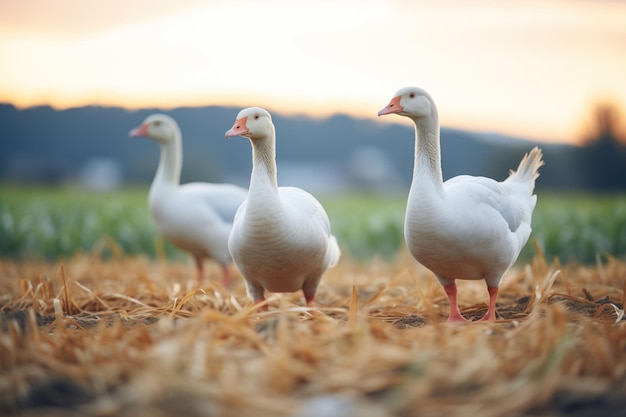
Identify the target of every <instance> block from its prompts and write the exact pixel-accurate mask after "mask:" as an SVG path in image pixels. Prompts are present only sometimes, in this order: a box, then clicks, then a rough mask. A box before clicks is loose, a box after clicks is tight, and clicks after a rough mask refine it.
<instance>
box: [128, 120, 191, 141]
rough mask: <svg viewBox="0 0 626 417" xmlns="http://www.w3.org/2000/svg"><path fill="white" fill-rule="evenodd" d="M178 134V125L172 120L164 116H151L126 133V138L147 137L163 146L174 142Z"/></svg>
mask: <svg viewBox="0 0 626 417" xmlns="http://www.w3.org/2000/svg"><path fill="white" fill-rule="evenodd" d="M179 132H180V130H179V128H178V124H177V123H176V121H175V120H174V119H172V118H171V117H169V116H167V115H165V114H153V115H150V116H148V117H147V118H146V119H145V120H144V121H143V123H141V124H140V125H139V126H137V127H136V128H134V129H132V130H131V131H130V132H128V136H130V137H147V138H150V139H153V140H155V141H157V142H159V143H163V144H165V143H169V142H172V141H174V140H175V138H176V136H177V135H179V134H180V133H179Z"/></svg>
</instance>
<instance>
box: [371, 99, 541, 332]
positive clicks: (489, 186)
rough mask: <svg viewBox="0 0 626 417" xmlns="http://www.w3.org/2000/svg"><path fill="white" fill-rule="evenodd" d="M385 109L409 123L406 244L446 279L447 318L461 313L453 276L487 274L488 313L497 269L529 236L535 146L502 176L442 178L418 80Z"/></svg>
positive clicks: (537, 161) (434, 124)
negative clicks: (411, 156)
mask: <svg viewBox="0 0 626 417" xmlns="http://www.w3.org/2000/svg"><path fill="white" fill-rule="evenodd" d="M391 113H396V114H399V115H402V116H406V117H408V118H410V119H411V120H413V122H414V124H415V136H416V138H415V167H414V171H413V181H412V184H411V190H410V192H409V198H408V203H407V208H406V218H405V223H404V236H405V240H406V244H407V246H408V248H409V251H410V252H411V254H412V255H413V256H414V257H415V259H417V261H418V262H420V263H421V264H422V265H424V266H425V267H427V268H428V269H430V270H431V271H433V272H434V274H435V276H436V277H437V279H438V280H439V282H440V283H441V285H442V286H443V287H444V289H445V292H446V294H447V296H448V299H449V301H450V315H449V317H448V321H449V322H462V321H467V320H466V319H465V318H464V317H463V316H462V315H461V313H460V312H459V307H458V304H457V289H456V284H455V280H456V279H471V280H480V279H484V280H485V281H486V283H487V289H488V291H489V309H488V310H487V314H486V315H485V316H484V317H483V319H482V320H494V319H495V308H496V297H497V295H498V286H499V285H500V281H501V279H502V276H503V275H504V274H505V272H506V271H507V270H508V269H509V268H510V267H511V265H512V264H513V263H514V262H515V260H516V259H517V257H518V255H519V253H520V251H521V250H522V248H523V247H524V245H525V244H526V241H527V240H528V237H529V236H530V232H531V227H530V223H531V216H532V212H533V209H534V208H535V203H536V202H537V196H536V195H533V190H534V187H535V179H536V178H537V177H538V176H539V173H538V172H537V170H538V169H539V167H541V166H542V165H543V161H542V153H541V150H540V149H539V148H536V147H535V148H534V149H532V150H531V151H530V153H528V154H526V155H525V156H524V158H523V159H522V161H521V162H520V164H519V167H518V168H517V171H515V172H513V171H511V173H510V175H509V177H508V178H507V179H506V180H505V181H503V182H497V181H495V180H492V179H490V178H485V177H472V176H468V175H461V176H458V177H455V178H451V179H449V180H448V181H446V182H445V183H444V182H443V181H442V175H441V156H440V144H439V118H438V115H437V108H436V107H435V103H434V101H433V100H432V98H431V97H430V96H429V95H428V93H427V92H426V91H424V90H422V89H420V88H416V87H407V88H403V89H401V90H399V91H398V92H397V93H396V94H395V96H394V98H393V99H392V100H391V102H390V103H389V104H388V105H387V107H385V108H383V109H382V110H381V111H379V112H378V115H379V116H382V115H385V114H391Z"/></svg>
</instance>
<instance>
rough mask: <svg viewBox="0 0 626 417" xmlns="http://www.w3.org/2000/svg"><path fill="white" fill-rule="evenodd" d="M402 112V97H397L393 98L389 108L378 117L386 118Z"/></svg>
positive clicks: (379, 113) (388, 105) (383, 110)
mask: <svg viewBox="0 0 626 417" xmlns="http://www.w3.org/2000/svg"><path fill="white" fill-rule="evenodd" d="M402 110H404V109H403V108H402V105H401V104H400V96H397V97H394V98H392V99H391V101H390V102H389V104H387V107H385V108H384V109H382V110H381V111H379V112H378V115H379V116H384V115H385V114H392V113H400V112H401V111H402Z"/></svg>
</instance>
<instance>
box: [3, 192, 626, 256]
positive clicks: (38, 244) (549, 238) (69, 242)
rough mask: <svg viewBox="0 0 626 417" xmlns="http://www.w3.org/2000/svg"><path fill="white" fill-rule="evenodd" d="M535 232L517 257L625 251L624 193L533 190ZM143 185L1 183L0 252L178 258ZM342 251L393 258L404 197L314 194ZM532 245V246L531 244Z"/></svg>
mask: <svg viewBox="0 0 626 417" xmlns="http://www.w3.org/2000/svg"><path fill="white" fill-rule="evenodd" d="M538 196H539V200H538V204H537V208H536V210H535V213H534V216H533V234H532V235H531V239H530V241H529V244H528V245H526V247H525V248H524V251H523V252H522V255H521V259H525V260H527V259H530V258H531V257H532V256H533V255H535V254H536V252H537V247H540V248H541V250H542V251H543V252H544V254H545V256H546V258H547V259H553V258H555V257H558V258H559V259H560V261H561V262H570V261H578V262H581V263H592V262H595V260H596V257H597V256H598V255H612V256H616V257H619V258H622V259H624V258H625V257H626V195H612V196H596V195H562V194H558V193H553V192H550V191H541V190H540V191H538ZM146 199H147V189H143V188H142V189H139V188H129V189H123V190H120V191H115V192H106V193H103V192H100V193H99V192H89V191H82V190H77V189H70V188H53V189H44V188H17V187H11V186H0V256H1V257H4V258H11V259H27V258H29V257H36V258H43V259H48V260H51V259H57V258H62V257H67V256H72V255H74V254H76V253H78V252H93V251H98V250H100V251H102V253H103V256H107V254H108V253H109V251H111V250H119V251H121V252H122V253H123V254H128V255H133V254H146V255H148V256H150V257H157V256H159V257H168V258H176V257H181V256H184V255H183V254H182V253H181V252H179V251H178V250H176V249H174V248H173V247H171V246H170V245H169V244H167V242H164V241H163V239H162V238H161V237H160V236H159V235H158V234H157V233H156V231H155V229H154V226H153V224H152V221H151V219H150V217H149V213H148V209H147V204H146ZM320 200H321V201H322V203H323V205H324V206H325V207H326V210H327V211H328V214H329V216H330V220H331V223H332V228H333V232H334V233H335V235H336V236H337V238H338V240H339V242H340V245H341V247H342V250H343V252H344V254H347V255H349V256H352V257H355V258H357V259H369V258H371V257H375V256H382V257H385V258H390V257H393V256H394V255H395V254H396V253H397V252H398V250H399V249H400V248H401V246H402V244H403V221H404V208H405V200H406V196H373V195H348V196H320ZM537 244H538V245H537Z"/></svg>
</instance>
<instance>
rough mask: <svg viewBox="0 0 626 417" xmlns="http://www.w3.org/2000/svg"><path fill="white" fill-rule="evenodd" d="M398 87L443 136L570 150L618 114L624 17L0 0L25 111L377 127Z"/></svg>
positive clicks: (556, 8) (508, 7)
mask: <svg viewBox="0 0 626 417" xmlns="http://www.w3.org/2000/svg"><path fill="white" fill-rule="evenodd" d="M407 85H417V86H420V87H423V88H425V89H426V90H428V91H429V92H430V93H431V95H432V96H433V98H434V99H435V100H436V102H437V105H438V107H439V113H440V120H441V122H442V124H443V125H445V126H449V127H456V128H462V129H471V130H480V131H489V132H498V133H504V134H510V135H516V136H522V137H528V138H534V139H543V140H550V141H571V140H575V139H576V138H578V137H579V136H580V134H581V131H583V130H584V127H585V124H586V123H587V122H588V119H589V116H588V114H589V112H590V108H591V106H592V105H593V104H594V103H597V102H599V101H611V102H613V103H615V104H617V105H618V106H620V107H621V108H622V109H623V108H624V106H626V2H624V1H615V0H614V1H610V0H527V1H499V0H479V1H471V2H469V1H464V0H453V1H446V2H434V1H433V2H430V1H408V0H407V1H392V0H386V1H385V0H381V1H367V0H360V1H330V0H316V1H296V0H291V1H289V0H268V1H252V0H248V1H245V0H241V1H240V0H225V1H219V0H215V1H200V0H186V1H166V0H108V1H82V0H55V1H46V0H20V1H13V0H0V102H8V103H13V104H15V105H17V106H19V107H25V106H31V105H39V104H50V105H53V106H55V107H57V108H66V107H74V106H81V105H86V104H101V105H114V106H125V107H129V108H138V107H162V108H164V109H167V108H171V107H176V106H196V105H234V106H238V107H247V106H252V105H256V106H263V107H266V108H268V109H269V110H272V111H276V112H282V113H288V114H292V113H304V114H309V115H313V116H325V115H329V114H332V113H336V112H342V113H347V114H351V115H355V116H360V117H370V118H373V119H374V118H376V113H377V111H378V110H379V109H380V108H382V107H384V106H385V105H386V104H387V102H388V101H389V99H390V98H391V97H392V95H393V93H394V92H395V91H396V90H398V89H399V88H401V87H404V86H407ZM622 116H623V117H626V111H624V110H622ZM390 119H393V120H391V121H394V122H400V119H399V118H390ZM388 121H389V120H387V122H388Z"/></svg>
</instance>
